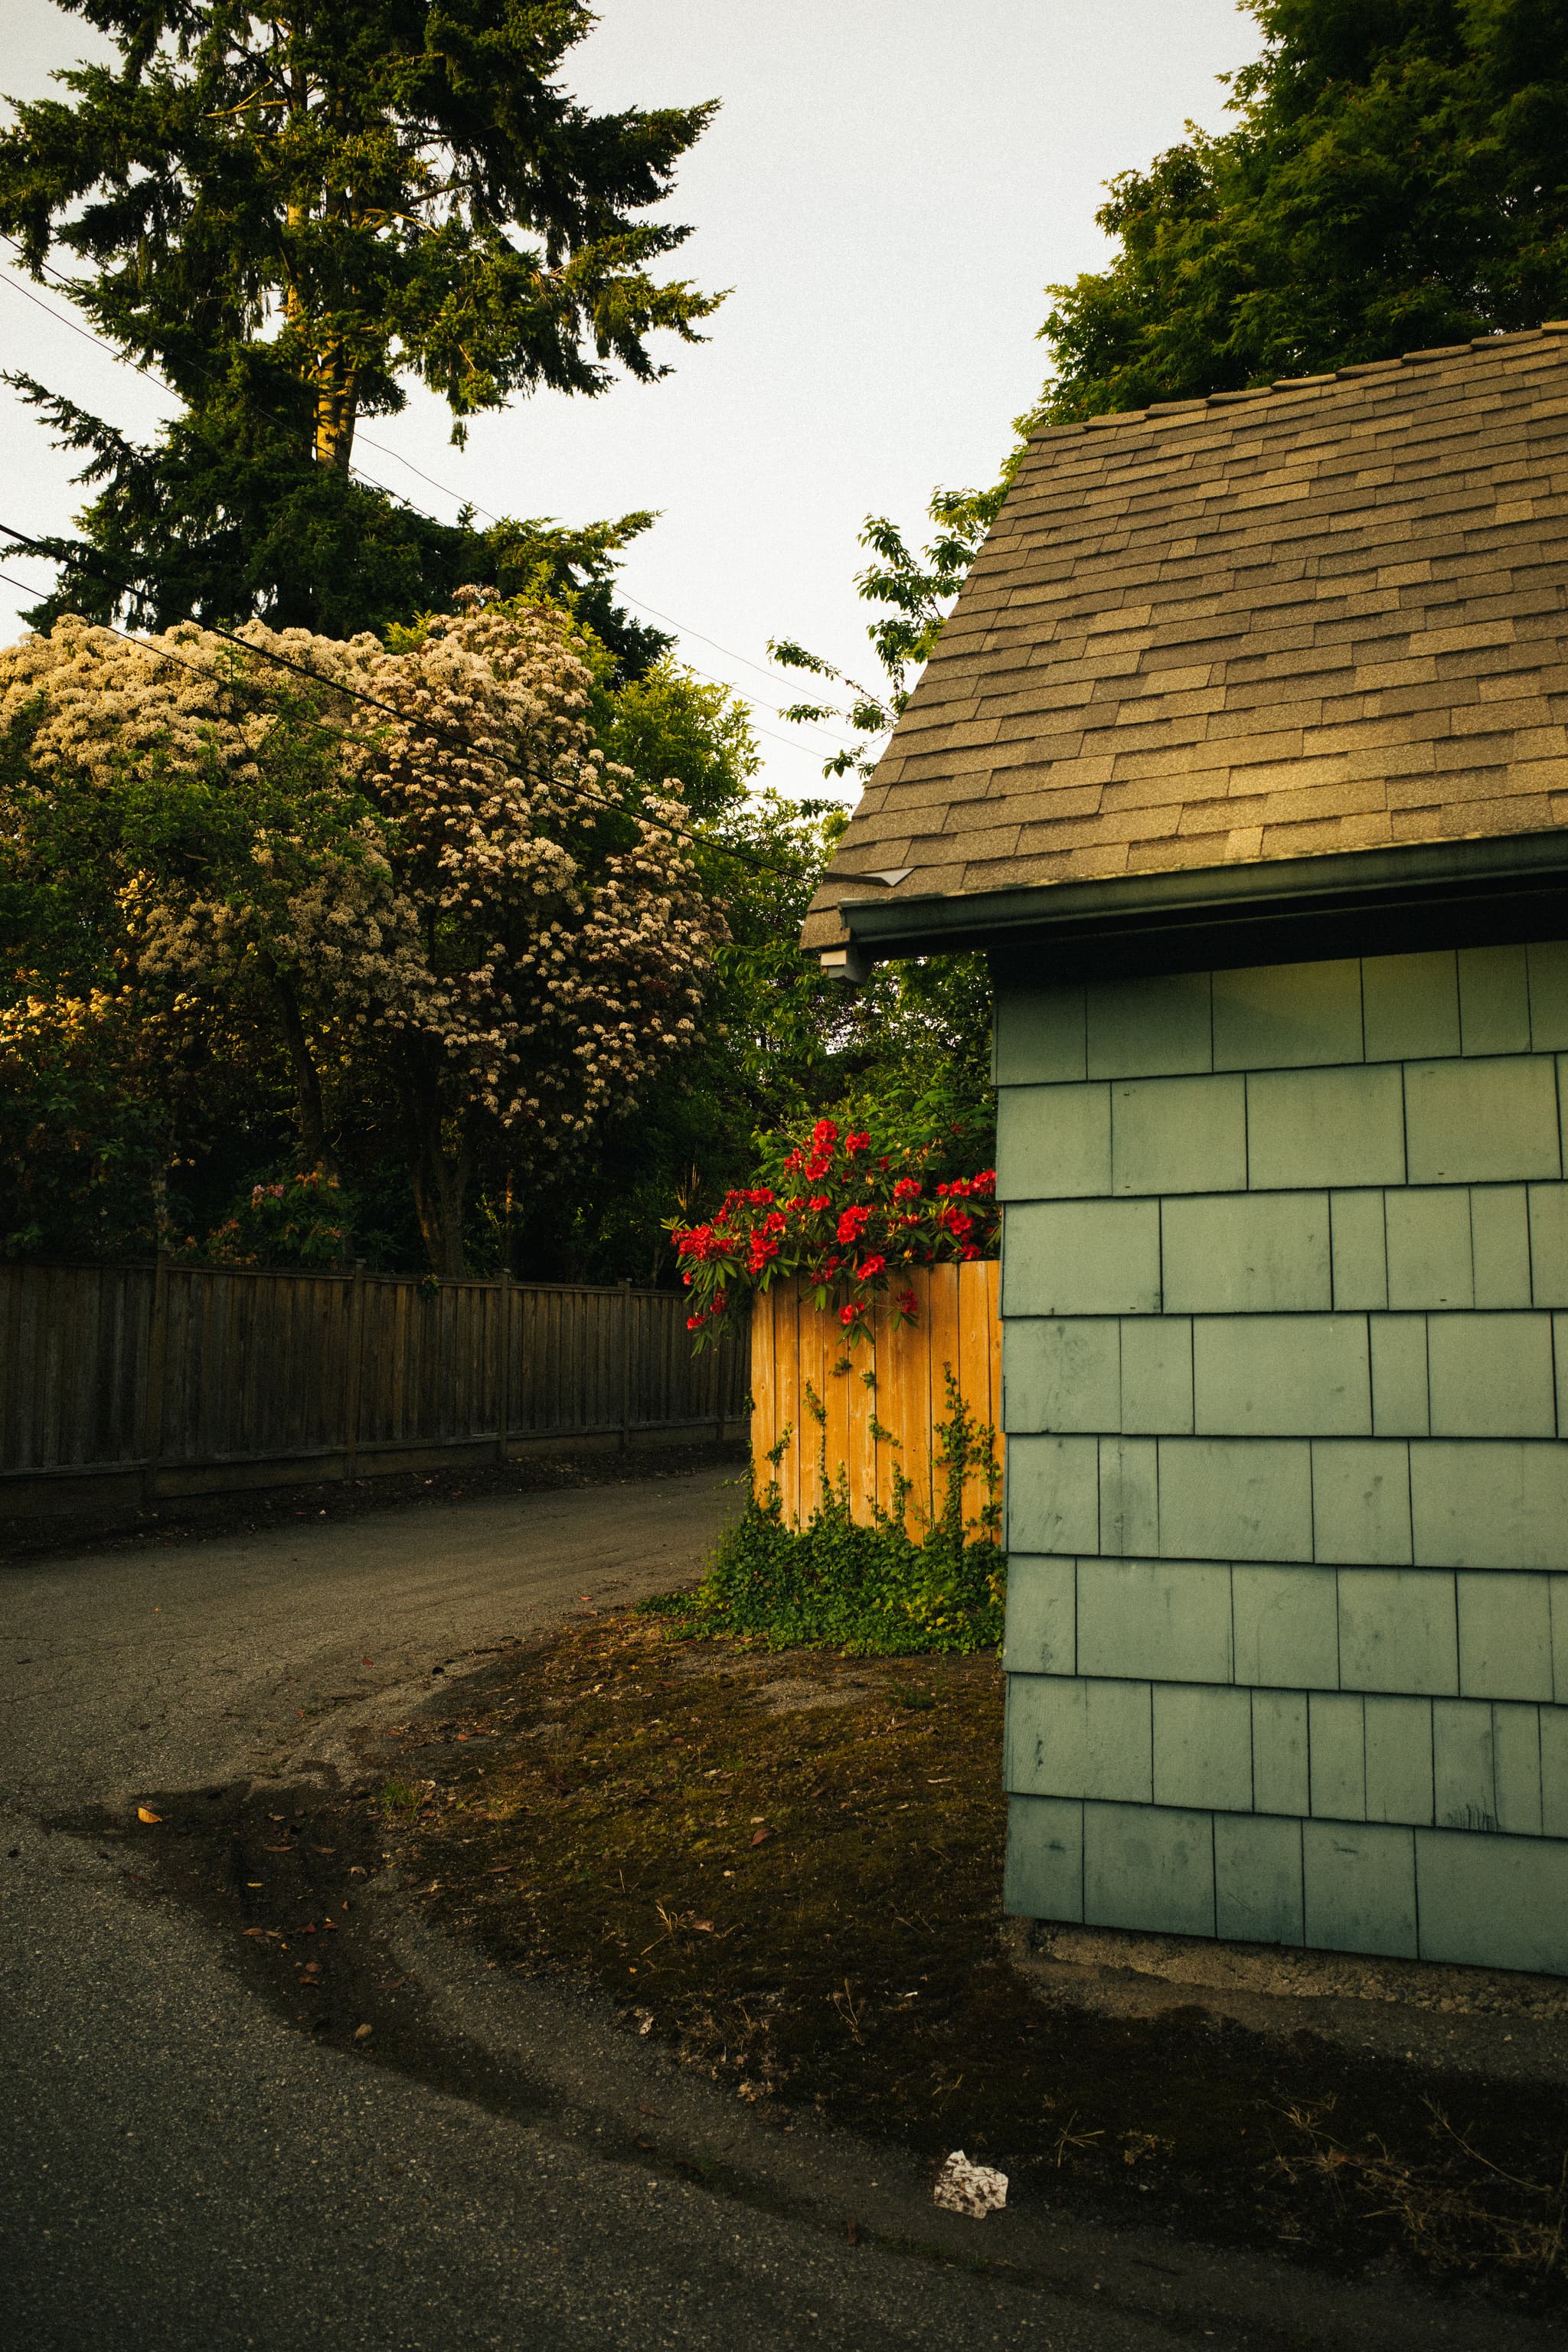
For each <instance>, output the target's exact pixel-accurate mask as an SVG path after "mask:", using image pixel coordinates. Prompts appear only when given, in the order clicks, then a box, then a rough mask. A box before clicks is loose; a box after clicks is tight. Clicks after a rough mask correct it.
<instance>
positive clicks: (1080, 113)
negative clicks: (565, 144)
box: [0, 0, 1258, 793]
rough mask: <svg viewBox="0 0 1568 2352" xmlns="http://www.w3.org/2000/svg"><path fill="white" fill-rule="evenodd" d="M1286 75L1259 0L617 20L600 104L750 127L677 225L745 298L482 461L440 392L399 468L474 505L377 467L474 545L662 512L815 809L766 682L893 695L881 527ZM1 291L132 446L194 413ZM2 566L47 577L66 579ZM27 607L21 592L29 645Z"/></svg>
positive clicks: (43, 20)
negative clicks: (1166, 159) (882, 619)
mask: <svg viewBox="0 0 1568 2352" xmlns="http://www.w3.org/2000/svg"><path fill="white" fill-rule="evenodd" d="M5 35H6V37H5V47H4V53H3V57H0V87H3V88H4V89H5V90H6V91H7V92H8V93H10V94H11V95H13V96H16V97H23V96H28V97H30V96H34V95H37V94H40V93H42V92H43V91H45V90H46V89H47V86H48V81H47V78H48V75H49V73H50V71H51V69H52V68H56V67H58V66H60V65H64V64H68V63H69V62H70V61H71V60H72V59H73V58H76V57H78V56H80V55H83V54H85V53H87V51H88V49H89V45H90V44H91V43H92V42H93V40H94V38H95V37H94V36H93V35H92V34H91V32H90V29H89V27H87V26H84V25H83V24H82V23H81V21H80V20H79V19H77V18H73V17H70V16H65V15H63V14H61V12H60V11H59V10H58V9H57V8H56V7H55V6H54V5H52V0H6V5H5ZM1257 47H1258V42H1257V31H1256V26H1254V24H1253V22H1252V20H1251V19H1250V18H1249V17H1246V16H1240V15H1239V14H1238V13H1237V7H1236V5H1234V0H960V5H953V0H784V5H775V6H773V7H767V8H764V7H763V6H762V5H758V0H749V5H736V0H603V5H602V6H601V9H600V21H599V25H598V27H597V30H596V31H595V33H594V34H593V35H592V36H591V37H590V38H589V39H588V40H587V41H586V42H585V43H584V44H583V46H582V47H580V48H579V49H577V50H576V51H575V52H574V55H573V57H572V58H571V60H570V61H569V65H568V69H567V78H568V79H569V82H570V84H571V86H572V87H573V88H574V90H575V92H576V94H577V95H578V97H579V98H581V99H582V100H584V102H586V103H588V104H590V105H593V106H595V107H605V108H615V107H622V106H627V105H641V106H658V105H671V104H684V103H688V102H689V101H691V100H697V99H705V98H713V97H716V98H719V99H721V100H722V101H723V105H722V111H721V113H720V115H719V117H718V119H717V121H715V123H714V124H713V126H712V127H711V129H710V131H708V132H707V134H706V136H705V137H704V138H703V139H702V140H701V142H700V143H699V145H698V147H697V148H696V149H695V150H694V152H692V153H691V155H690V156H689V158H688V160H687V162H686V164H685V166H684V169H683V171H682V173H681V178H680V184H679V191H678V194H677V195H676V197H675V199H674V201H673V203H672V204H671V205H670V206H669V207H668V210H669V212H670V214H671V215H672V216H673V217H674V218H677V219H680V220H686V221H689V222H691V223H692V224H693V225H694V228H695V232H696V233H695V234H694V235H693V236H692V237H691V238H690V240H689V243H688V244H687V245H686V247H684V248H683V249H682V251H681V253H680V255H679V256H678V257H677V259H676V263H675V267H676V268H679V272H680V274H681V275H683V276H688V277H690V278H695V279H696V280H697V282H698V283H699V284H700V285H703V286H707V287H710V288H717V287H721V286H730V287H732V288H733V289H734V290H733V292H732V293H731V296H730V299H729V300H728V301H727V302H726V303H725V304H724V306H723V308H722V309H721V310H720V311H719V313H718V314H717V316H716V317H715V318H714V320H712V322H711V335H710V341H709V342H708V343H706V344H705V345H703V346H700V347H699V348H695V349H690V350H688V349H684V348H682V347H680V346H679V345H676V346H674V347H673V348H672V350H671V352H670V353H669V356H671V357H672V358H673V359H674V360H675V362H676V373H674V374H673V375H672V376H670V377H668V379H667V380H666V381H665V382H663V383H658V384H654V385H650V386H643V385H637V384H629V383H627V384H620V385H617V386H616V388H615V389H614V390H612V391H611V392H609V393H608V394H605V396H604V397H603V398H601V399H599V400H595V401H585V400H566V399H563V398H560V397H557V396H554V395H544V396H542V397H540V398H538V399H535V400H531V401H525V402H521V403H519V404H517V405H516V406H515V407H514V408H512V409H511V410H510V411H509V412H506V413H504V414H502V415H497V416H493V417H488V418H481V419H479V421H478V422H476V423H475V424H474V425H473V426H472V427H471V429H470V434H469V438H468V447H467V449H466V450H463V451H458V450H456V449H454V448H452V447H451V446H449V444H448V439H447V433H448V426H447V415H446V411H445V409H444V407H442V406H441V405H440V404H438V403H437V401H435V400H434V399H432V398H431V397H429V396H428V395H426V394H422V393H417V392H416V394H414V396H413V398H412V400H411V403H410V406H409V409H408V412H407V413H406V415H404V416H402V417H400V418H395V419H384V420H381V421H380V422H378V423H376V424H375V425H373V426H372V427H371V428H370V437H371V438H372V439H373V440H374V441H375V442H377V443H379V444H381V445H383V446H384V448H386V449H390V450H395V451H396V452H399V453H401V455H402V456H403V457H406V458H407V459H409V460H411V461H412V463H413V464H414V465H416V466H417V467H421V468H422V469H423V470H424V471H425V472H426V474H429V475H432V476H434V477H435V478H436V480H437V482H439V483H441V484H442V485H445V486H447V489H448V490H449V492H450V495H443V494H442V492H441V491H439V490H437V489H433V488H431V486H430V484H429V483H428V482H422V481H420V480H418V479H417V478H416V477H415V476H414V475H413V474H411V473H408V472H406V471H405V469H404V468H403V467H401V466H400V465H398V464H397V463H396V462H395V459H394V458H391V457H385V456H383V455H381V454H379V453H378V452H374V451H371V450H369V449H366V448H364V447H363V446H358V447H357V449H356V455H357V456H358V457H360V458H361V459H362V460H363V467H364V468H365V470H366V471H367V472H372V473H374V474H376V475H377V476H379V477H381V478H383V479H384V480H385V481H386V482H387V483H388V484H389V485H393V486H395V487H396V488H399V489H402V490H404V491H405V493H406V494H407V495H408V496H410V497H412V498H413V499H416V501H417V502H419V503H421V504H426V505H428V506H429V507H430V508H431V509H433V510H434V511H437V512H438V513H440V514H441V515H442V516H444V517H449V516H451V515H452V514H453V513H454V512H455V510H456V506H457V502H458V498H459V497H466V498H468V499H471V500H472V501H473V502H474V504H475V505H476V506H478V507H480V508H483V509H490V510H492V511H494V512H497V513H511V514H520V515H554V516H557V517H559V518H561V519H562V520H569V521H574V522H578V521H586V520H591V519H593V518H595V517H598V516H601V515H609V514H616V513H619V512H622V511H624V510H625V509H627V508H631V507H656V508H658V509H660V520H659V522H658V524H657V525H656V527H655V529H654V530H653V531H652V532H650V533H649V534H648V536H647V538H645V539H644V540H643V541H640V542H639V544H638V546H637V548H636V549H635V550H634V551H633V553H632V555H631V558H630V560H629V562H628V563H627V567H626V574H625V584H626V593H627V597H628V601H633V602H635V603H637V604H638V606H639V608H640V609H642V610H643V611H645V612H647V613H648V614H650V615H654V614H657V615H658V616H659V617H661V618H663V617H664V616H668V617H669V618H672V619H673V620H675V621H676V622H677V623H679V625H680V630H681V653H682V656H683V657H684V658H686V659H687V660H689V662H690V663H691V665H692V667H694V668H698V669H700V670H703V671H705V672H707V673H709V674H710V675H716V676H720V677H724V678H725V679H727V680H729V681H731V682H732V683H733V684H735V685H736V686H738V687H740V688H742V689H743V690H744V691H745V693H746V694H747V695H748V697H749V698H753V700H754V707H755V711H756V719H757V722H758V725H759V727H760V729H762V730H766V731H765V732H764V734H763V750H764V751H765V753H766V754H767V771H766V772H767V778H768V781H769V782H773V783H775V784H777V785H779V786H780V787H781V788H783V789H785V790H788V791H791V792H795V793H803V792H809V791H812V790H814V789H818V788H820V785H819V770H820V765H821V756H822V753H821V750H820V748H818V747H815V746H808V745H807V744H806V743H805V741H804V740H801V738H800V735H799V731H798V730H792V729H790V728H788V727H786V726H784V724H783V723H782V722H781V721H780V720H779V719H778V718H777V717H776V716H775V715H774V714H773V711H772V710H770V709H769V708H768V707H767V706H768V705H769V704H770V703H777V702H780V701H788V700H789V699H790V698H791V697H792V695H793V694H795V693H797V692H799V691H801V690H802V688H801V687H800V685H799V684H798V683H797V684H795V685H792V683H791V682H790V680H789V679H787V678H785V677H778V676H777V675H773V674H766V673H765V672H764V670H763V669H761V668H757V667H750V665H752V664H758V665H764V664H765V652H764V647H765V645H766V641H767V639H768V638H769V637H770V636H784V635H790V636H795V637H798V638H800V639H802V640H803V641H804V642H805V644H807V645H809V646H813V647H815V648H816V650H817V651H819V652H821V653H823V654H825V655H826V656H828V658H829V659H831V660H834V661H836V662H837V663H838V664H839V665H840V666H841V667H846V668H848V669H850V670H852V671H853V670H856V669H859V670H861V671H865V670H866V669H867V668H868V667H874V665H873V664H872V657H871V656H870V651H869V648H868V646H867V645H866V642H865V636H864V630H865V625H866V621H867V619H868V617H869V615H868V612H867V609H866V608H865V607H864V606H863V605H861V604H859V603H858V599H857V598H856V595H855V593H854V589H853V585H852V582H853V575H854V573H855V572H856V570H857V569H858V565H859V564H860V562H863V561H864V559H863V557H862V556H861V555H860V552H859V551H858V548H857V545H856V535H857V532H858V529H859V526H860V522H861V520H862V518H863V517H864V516H865V515H866V514H867V513H868V512H873V511H875V512H881V513H889V514H892V515H894V516H896V517H897V518H898V519H899V520H900V521H902V522H904V523H905V524H906V525H907V526H913V525H918V523H919V522H920V520H921V515H922V512H923V509H924V505H925V501H926V499H928V498H929V496H930V495H931V489H932V488H933V487H934V486H935V485H937V484H942V485H943V486H944V487H967V486H970V485H977V484H980V483H983V482H987V481H990V480H993V479H994V478H995V472H996V468H997V466H998V465H999V463H1000V461H1001V459H1002V457H1004V455H1005V452H1006V450H1007V448H1008V446H1009V443H1010V435H1009V430H1008V427H1009V421H1010V419H1011V418H1012V417H1014V416H1015V415H1017V413H1018V412H1019V411H1020V410H1021V409H1022V408H1024V407H1025V406H1026V405H1027V404H1030V403H1031V402H1032V400H1033V399H1034V397H1035V395H1036V393H1037V389H1038V385H1039V382H1040V378H1041V375H1042V373H1043V368H1044V352H1043V349H1042V347H1041V346H1040V345H1039V344H1037V342H1036V341H1035V340H1034V338H1035V335H1036V332H1037V329H1038V327H1039V325H1040V321H1041V320H1042V318H1043V316H1044V314H1045V310H1046V307H1047V305H1046V302H1045V299H1044V298H1043V296H1042V292H1041V289H1042V288H1043V287H1044V286H1045V285H1046V284H1047V283H1048V282H1050V281H1053V280H1058V279H1063V278H1071V277H1073V276H1074V275H1075V274H1076V273H1077V272H1078V271H1079V270H1081V269H1093V268H1099V267H1101V266H1102V265H1103V262H1104V259H1105V257H1106V254H1107V251H1108V247H1107V245H1106V242H1105V240H1104V238H1103V237H1102V236H1101V235H1100V231H1099V230H1098V229H1097V228H1096V227H1095V226H1094V214H1095V210H1096V208H1097V206H1098V205H1100V202H1101V201H1102V200H1103V197H1102V184H1103V183H1104V182H1105V181H1106V180H1108V179H1109V178H1110V176H1111V175H1112V174H1113V173H1116V172H1118V171H1121V170H1123V169H1125V168H1126V167H1127V166H1129V165H1131V164H1138V163H1145V162H1147V160H1148V159H1149V157H1150V156H1151V155H1152V154H1154V153H1156V152H1158V151H1159V150H1160V149H1161V148H1163V147H1166V146H1169V145H1171V144H1172V143H1173V142H1174V141H1176V140H1177V139H1179V138H1180V137H1181V135H1182V128H1183V124H1184V121H1185V120H1186V119H1187V118H1188V117H1189V116H1190V117H1192V118H1193V119H1194V120H1195V121H1199V122H1201V123H1203V124H1204V125H1205V126H1206V127H1208V128H1210V129H1218V128H1221V127H1223V123H1224V100H1225V92H1224V90H1223V89H1221V88H1220V87H1219V85H1218V83H1217V81H1216V79H1215V77H1216V75H1218V74H1219V73H1221V72H1223V71H1225V70H1226V69H1228V68H1234V67H1236V66H1237V65H1239V64H1241V63H1242V62H1243V61H1244V60H1245V59H1246V58H1248V57H1249V56H1252V55H1254V54H1255V53H1256V49H1257ZM4 274H6V275H9V276H10V277H11V279H12V282H11V284H10V286H9V287H8V288H7V287H5V286H0V352H3V354H4V364H5V366H7V367H16V368H23V369H26V371H28V372H29V373H32V374H34V375H37V376H38V377H40V378H41V379H42V380H43V381H44V382H45V383H48V384H50V385H51V386H53V387H55V388H58V390H60V391H62V392H65V393H68V394H70V395H71V396H72V397H73V398H74V399H76V400H78V401H79V402H81V403H82V404H84V405H86V406H89V407H91V408H93V409H94V410H95V411H96V412H97V413H98V414H99V415H105V416H109V417H111V418H112V419H113V420H114V421H115V423H116V424H118V425H121V426H122V427H124V428H125V429H127V430H129V431H131V432H132V433H135V434H140V435H147V434H149V433H150V432H151V431H152V429H153V427H154V426H155V425H156V423H157V421H158V420H159V418H160V417H162V416H164V415H168V414H169V413H170V408H171V404H170V403H169V401H168V400H167V398H166V396H164V395H162V394H160V393H159V392H158V391H157V390H156V388H155V387H154V386H153V385H152V384H151V383H147V382H145V381H143V380H142V378H140V377H138V376H136V375H134V374H132V373H131V372H130V371H129V369H127V368H125V367H123V366H121V365H118V364H117V363H116V362H114V361H113V360H112V359H111V358H110V356H109V355H108V353H106V352H101V351H98V350H95V349H94V348H93V347H92V345H91V344H89V343H88V342H85V341H82V340H81V338H80V336H79V334H76V333H73V332H72V331H71V330H70V329H69V328H68V326H66V325H64V324H58V323H56V322H55V321H54V320H51V319H50V318H48V317H47V316H45V315H44V314H43V313H41V312H40V311H39V310H37V309H36V308H34V307H32V306H31V305H29V303H28V302H26V300H25V299H23V298H22V296H21V295H20V294H19V293H18V292H17V291H16V278H15V274H14V273H4ZM50 299H55V300H58V296H56V297H53V298H50ZM0 402H4V403H5V404H6V405H5V410H4V412H3V422H4V440H3V443H0V447H3V449H4V459H3V461H0V478H3V479H4V482H5V506H4V509H3V512H4V518H5V520H6V521H8V522H14V523H15V524H16V526H17V527H18V528H20V529H22V530H61V529H63V528H65V527H66V526H67V525H68V522H69V519H70V516H71V514H72V512H73V510H74V509H75V508H76V507H77V506H78V505H79V503H80V494H79V492H77V491H75V490H73V488H72V487H71V483H70V471H71V466H70V461H69V460H68V459H67V458H66V457H64V456H62V455H61V454H59V453H58V452H57V451H54V450H52V449H51V448H50V447H49V446H48V441H47V435H46V433H45V431H44V430H43V428H42V427H41V426H40V425H39V424H38V422H37V419H36V418H35V417H34V416H33V415H32V413H31V412H30V411H27V410H25V409H23V408H22V407H21V406H20V404H17V403H16V401H15V400H14V398H13V396H12V395H10V394H5V392H4V391H3V390H0ZM0 569H4V570H5V572H10V573H12V574H13V575H15V576H16V577H26V578H27V579H29V580H31V581H33V582H36V583H42V582H43V580H44V579H45V578H46V577H47V571H46V567H44V566H42V565H40V564H39V563H37V561H36V560H35V561H33V562H26V563H24V562H20V561H18V560H16V559H15V558H0ZM29 601H30V599H29V598H28V597H26V596H23V595H18V594H17V593H16V592H15V591H14V590H12V589H10V588H7V587H5V586H4V585H3V584H0V641H4V640H5V639H8V638H9V637H11V636H12V635H15V634H16V631H17V630H18V628H19V626H20V624H19V623H18V621H17V620H16V613H17V610H18V608H19V607H21V606H25V605H26V604H27V603H28V602H29ZM720 647H722V648H723V649H724V650H722V651H721V650H719V648H720ZM781 738H782V739H792V738H793V740H780V739H781Z"/></svg>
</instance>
